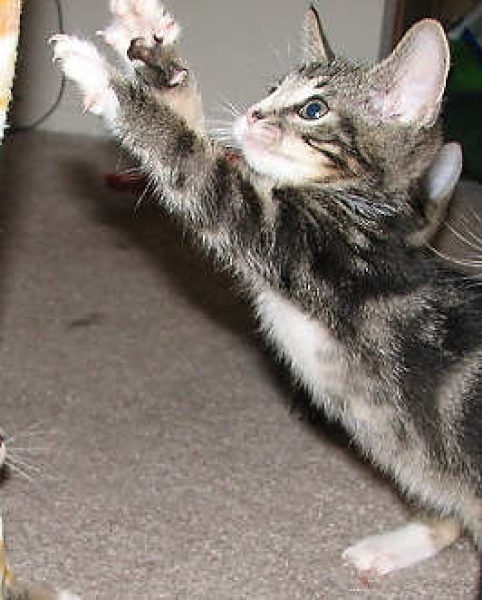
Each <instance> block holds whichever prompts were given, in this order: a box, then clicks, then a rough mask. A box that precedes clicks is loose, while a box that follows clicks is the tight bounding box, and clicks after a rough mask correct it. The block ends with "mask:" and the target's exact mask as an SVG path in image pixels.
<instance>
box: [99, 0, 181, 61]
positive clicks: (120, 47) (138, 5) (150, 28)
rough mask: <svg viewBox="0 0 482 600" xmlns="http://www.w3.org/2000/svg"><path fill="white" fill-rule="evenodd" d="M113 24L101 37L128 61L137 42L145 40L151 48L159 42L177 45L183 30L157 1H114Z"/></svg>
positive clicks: (111, 4) (111, 5)
mask: <svg viewBox="0 0 482 600" xmlns="http://www.w3.org/2000/svg"><path fill="white" fill-rule="evenodd" d="M110 10H111V12H112V15H113V20H112V22H111V24H110V25H108V26H107V27H106V29H105V30H104V31H99V34H100V35H101V36H102V37H103V38H104V40H105V41H106V42H107V44H109V45H110V46H112V47H113V48H114V49H115V50H116V51H117V52H118V53H119V54H120V55H121V56H122V57H123V58H124V59H127V50H128V49H129V46H130V43H131V41H132V40H133V39H135V38H143V39H144V42H145V44H146V45H147V46H153V45H154V43H155V42H156V39H158V40H160V39H162V40H163V42H164V43H165V44H172V43H174V42H175V41H176V40H177V39H178V37H179V34H180V31H181V28H180V27H179V25H178V23H176V21H175V20H174V19H173V17H172V16H171V15H170V14H169V13H168V12H167V11H166V9H165V8H164V7H163V6H162V4H159V3H158V2H157V0H110Z"/></svg>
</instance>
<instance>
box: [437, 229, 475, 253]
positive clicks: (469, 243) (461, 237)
mask: <svg viewBox="0 0 482 600" xmlns="http://www.w3.org/2000/svg"><path fill="white" fill-rule="evenodd" d="M445 227H446V229H448V230H449V231H450V232H451V233H452V234H453V235H454V236H455V237H456V238H457V239H458V240H460V241H461V242H462V243H463V244H464V245H466V246H468V247H469V248H473V249H474V250H475V251H476V252H478V253H479V254H482V245H479V244H474V242H473V241H471V240H470V239H469V237H468V236H467V235H464V233H462V232H461V231H460V230H459V229H456V228H455V227H454V226H453V225H451V224H450V223H445ZM468 233H470V232H468Z"/></svg>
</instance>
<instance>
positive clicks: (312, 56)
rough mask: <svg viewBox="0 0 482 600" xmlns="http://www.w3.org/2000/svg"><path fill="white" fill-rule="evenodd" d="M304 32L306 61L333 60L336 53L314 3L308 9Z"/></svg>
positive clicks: (304, 55) (304, 56)
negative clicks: (326, 35) (327, 37)
mask: <svg viewBox="0 0 482 600" xmlns="http://www.w3.org/2000/svg"><path fill="white" fill-rule="evenodd" d="M303 34H304V35H303V58H304V61H305V62H306V63H313V62H317V63H319V62H322V63H323V62H330V61H332V60H333V58H334V57H335V55H334V53H333V50H332V49H331V48H330V44H329V43H328V40H327V39H326V37H325V34H324V32H323V29H322V27H321V21H320V17H319V15H318V11H317V10H316V8H315V7H314V6H313V5H311V6H310V7H309V9H308V10H307V11H306V15H305V22H304V31H303Z"/></svg>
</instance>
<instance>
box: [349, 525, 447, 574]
mask: <svg viewBox="0 0 482 600" xmlns="http://www.w3.org/2000/svg"><path fill="white" fill-rule="evenodd" d="M437 551H438V548H437V547H436V545H435V544H434V542H433V538H432V536H431V529H430V527H428V526H427V525H425V524H423V523H410V524H408V525H406V526H405V527H401V528H400V529H396V530H394V531H390V532H388V533H385V534H382V535H373V536H370V537H367V538H365V539H364V540H362V541H361V542H358V543H357V544H354V545H353V546H350V547H349V548H347V549H346V550H345V552H344V553H343V558H344V559H345V560H346V561H347V562H348V563H350V564H352V565H353V566H354V567H355V569H356V570H357V571H358V573H359V574H360V575H362V576H364V577H366V576H368V577H370V578H371V577H381V576H383V575H387V574H388V573H392V572H393V571H397V570H399V569H404V568H405V567H409V566H411V565H413V564H415V563H417V562H420V561H422V560H425V559H427V558H430V557H431V556H433V555H434V554H436V553H437Z"/></svg>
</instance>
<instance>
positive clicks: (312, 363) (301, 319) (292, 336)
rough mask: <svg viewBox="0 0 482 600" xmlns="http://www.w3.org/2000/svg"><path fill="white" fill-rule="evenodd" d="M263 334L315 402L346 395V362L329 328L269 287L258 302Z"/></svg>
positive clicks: (257, 299) (259, 297) (261, 293)
mask: <svg viewBox="0 0 482 600" xmlns="http://www.w3.org/2000/svg"><path fill="white" fill-rule="evenodd" d="M255 303H256V308H257V313H258V316H259V319H260V321H261V325H262V328H263V331H264V333H265V334H266V335H267V337H268V339H269V340H271V341H272V342H273V344H274V346H275V348H276V349H277V350H278V352H279V353H280V355H281V356H282V357H283V358H285V359H286V360H287V362H288V363H289V364H290V366H291V368H292V370H293V372H294V374H295V375H296V376H297V377H298V378H299V379H300V380H301V382H302V383H303V384H304V385H305V386H306V387H307V388H308V390H309V391H310V392H311V394H312V396H313V399H314V401H315V402H317V403H318V402H319V403H323V404H325V403H326V402H327V401H329V399H331V397H333V396H336V397H343V396H345V394H346V391H347V390H346V371H347V369H346V361H345V360H344V354H345V353H344V351H343V348H342V347H341V345H340V344H339V342H337V340H335V338H334V337H333V336H332V335H331V333H330V332H329V331H328V329H327V328H326V327H324V326H323V324H322V323H320V322H319V321H317V320H316V319H313V318H311V317H310V316H309V315H307V314H306V313H304V312H303V311H302V310H300V309H299V308H298V307H297V306H295V305H294V304H293V303H292V302H290V301H289V300H287V299H285V298H284V297H283V296H281V295H280V294H278V293H277V292H274V291H273V290H271V289H270V288H268V287H266V288H264V289H262V290H261V291H260V292H259V293H258V294H257V296H256V299H255Z"/></svg>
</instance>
